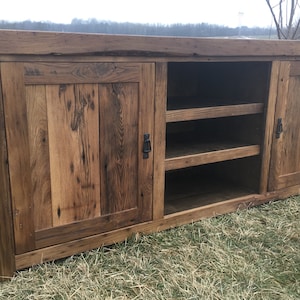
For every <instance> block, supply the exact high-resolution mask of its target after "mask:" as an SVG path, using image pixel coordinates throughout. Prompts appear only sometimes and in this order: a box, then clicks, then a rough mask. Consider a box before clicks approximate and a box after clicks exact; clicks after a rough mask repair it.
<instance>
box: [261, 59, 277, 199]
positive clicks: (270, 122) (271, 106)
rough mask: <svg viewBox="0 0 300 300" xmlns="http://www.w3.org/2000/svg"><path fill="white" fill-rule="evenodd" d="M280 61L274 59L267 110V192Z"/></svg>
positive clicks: (264, 169)
mask: <svg viewBox="0 0 300 300" xmlns="http://www.w3.org/2000/svg"><path fill="white" fill-rule="evenodd" d="M279 70H280V62H279V61H274V62H273V63H272V69H271V74H270V86H269V97H268V102H267V103H268V105H267V111H266V121H265V136H264V144H263V148H262V167H261V180H260V193H262V194H263V193H266V192H267V189H268V180H269V170H270V161H271V147H272V141H273V136H274V135H273V133H274V122H275V120H274V115H275V107H276V100H277V92H278V80H279Z"/></svg>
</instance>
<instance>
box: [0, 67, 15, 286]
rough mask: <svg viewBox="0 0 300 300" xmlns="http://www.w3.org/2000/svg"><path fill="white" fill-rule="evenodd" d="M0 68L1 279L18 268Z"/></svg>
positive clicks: (10, 274) (9, 275)
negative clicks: (16, 264)
mask: <svg viewBox="0 0 300 300" xmlns="http://www.w3.org/2000/svg"><path fill="white" fill-rule="evenodd" d="M4 126H5V124H4V112H3V102H2V88H1V70H0V281H1V280H3V279H5V278H7V277H11V276H12V275H13V273H14V271H15V269H16V266H15V249H14V241H13V239H14V234H13V224H12V212H11V197H10V189H9V173H8V160H7V159H8V158H7V145H6V136H5V127H4Z"/></svg>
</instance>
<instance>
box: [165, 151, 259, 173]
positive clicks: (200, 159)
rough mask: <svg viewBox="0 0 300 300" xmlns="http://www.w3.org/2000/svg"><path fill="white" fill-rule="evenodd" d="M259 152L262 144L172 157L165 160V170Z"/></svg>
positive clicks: (252, 154)
mask: <svg viewBox="0 0 300 300" xmlns="http://www.w3.org/2000/svg"><path fill="white" fill-rule="evenodd" d="M258 154H260V146H259V145H251V146H242V147H237V148H230V149H224V150H218V151H211V152H204V153H198V154H190V155H186V156H176V157H170V158H167V159H166V160H165V170H166V171H170V170H176V169H182V168H186V167H193V166H199V165H204V164H208V163H215V162H220V161H225V160H231V159H237V158H242V157H249V156H255V155H258Z"/></svg>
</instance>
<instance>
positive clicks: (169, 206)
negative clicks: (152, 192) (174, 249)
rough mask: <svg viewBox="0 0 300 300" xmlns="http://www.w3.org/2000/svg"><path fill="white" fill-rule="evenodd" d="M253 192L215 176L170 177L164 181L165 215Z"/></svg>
mask: <svg viewBox="0 0 300 300" xmlns="http://www.w3.org/2000/svg"><path fill="white" fill-rule="evenodd" d="M253 193H255V191H254V190H252V189H249V188H246V187H243V186H240V185H237V184H233V183H231V182H226V181H223V180H222V181H218V180H216V179H215V178H214V179H211V178H197V177H195V178H190V177H188V178H187V179H185V178H182V177H178V178H175V179H173V178H172V180H167V182H166V192H165V215H169V214H172V213H177V212H180V211H185V210H188V209H193V208H197V207H201V206H206V205H209V204H213V203H217V202H222V201H226V200H229V199H234V198H238V197H243V196H247V195H250V194H253Z"/></svg>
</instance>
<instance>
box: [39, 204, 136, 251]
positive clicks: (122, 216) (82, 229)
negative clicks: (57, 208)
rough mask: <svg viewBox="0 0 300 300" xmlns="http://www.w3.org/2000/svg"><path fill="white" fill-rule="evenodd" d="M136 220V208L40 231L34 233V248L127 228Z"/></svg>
mask: <svg viewBox="0 0 300 300" xmlns="http://www.w3.org/2000/svg"><path fill="white" fill-rule="evenodd" d="M137 219H138V217H137V208H133V209H129V210H126V211H122V212H119V213H114V214H110V215H105V216H101V217H96V218H93V219H89V220H83V221H78V222H74V223H71V224H67V225H63V226H57V227H54V228H49V229H44V230H40V231H37V232H36V248H37V249H39V248H43V247H48V246H52V245H56V244H60V243H65V242H67V241H72V240H77V239H81V238H85V237H87V236H91V235H96V234H99V233H103V232H107V231H111V230H114V229H116V228H122V227H125V226H129V225H132V224H134V223H136V222H137Z"/></svg>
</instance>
